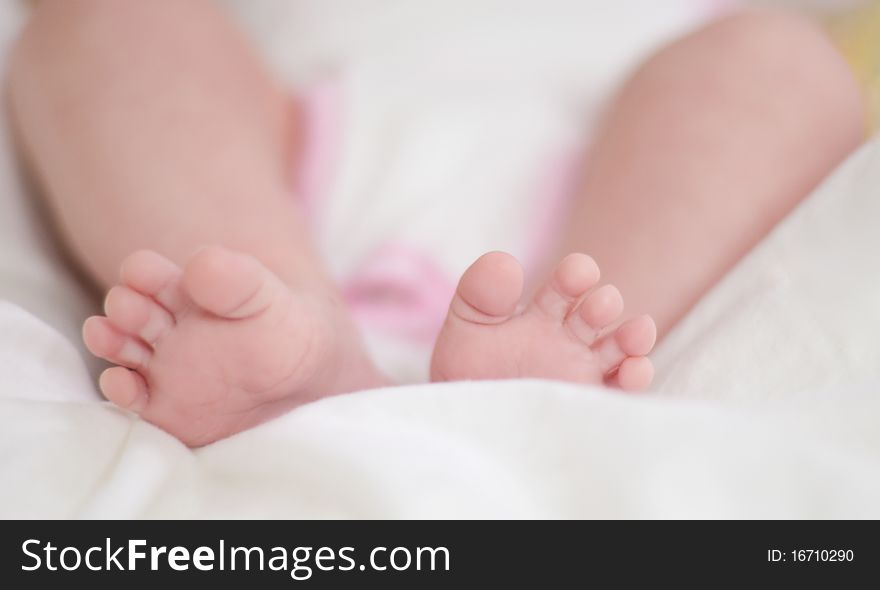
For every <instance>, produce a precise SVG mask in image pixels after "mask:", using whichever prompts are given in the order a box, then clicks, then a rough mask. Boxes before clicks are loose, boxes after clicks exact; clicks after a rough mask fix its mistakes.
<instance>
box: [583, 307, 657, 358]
mask: <svg viewBox="0 0 880 590" xmlns="http://www.w3.org/2000/svg"><path fill="white" fill-rule="evenodd" d="M656 340H657V326H656V325H655V324H654V320H653V319H652V318H651V316H649V315H642V316H639V317H636V318H633V319H631V320H628V321H626V322H624V323H623V324H621V325H620V327H618V328H617V329H616V330H614V332H612V333H610V334H608V335H607V336H605V337H603V338H602V341H601V342H600V343H599V345H598V351H599V357H600V359H601V361H602V364H603V366H604V368H605V370H606V371H610V370H613V369H614V368H616V367H618V366H619V365H620V363H622V362H623V360H624V359H625V358H627V357H638V356H645V355H646V354H648V353H649V352H651V349H652V348H654V342H655V341H656ZM594 350H595V349H594Z"/></svg>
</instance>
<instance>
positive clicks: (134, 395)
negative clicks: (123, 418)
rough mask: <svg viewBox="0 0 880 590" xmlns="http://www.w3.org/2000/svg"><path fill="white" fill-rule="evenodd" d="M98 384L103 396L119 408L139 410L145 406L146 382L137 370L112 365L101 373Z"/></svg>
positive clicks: (146, 398) (146, 396)
mask: <svg viewBox="0 0 880 590" xmlns="http://www.w3.org/2000/svg"><path fill="white" fill-rule="evenodd" d="M98 386H99V387H100V388H101V393H103V394H104V397H106V398H107V399H108V400H110V401H111V402H113V403H114V404H116V405H117V406H119V407H121V408H125V409H127V410H131V411H132V412H141V411H143V410H144V408H146V406H147V401H148V400H149V396H148V390H147V382H146V381H145V380H144V378H143V377H142V376H141V375H140V373H138V372H137V371H132V370H129V369H126V368H124V367H112V368H110V369H107V370H106V371H104V372H103V373H101V377H100V378H99V379H98Z"/></svg>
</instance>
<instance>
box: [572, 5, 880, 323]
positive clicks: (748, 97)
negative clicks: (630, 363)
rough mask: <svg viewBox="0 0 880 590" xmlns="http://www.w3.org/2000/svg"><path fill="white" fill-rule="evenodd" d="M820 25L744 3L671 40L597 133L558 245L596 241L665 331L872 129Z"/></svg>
mask: <svg viewBox="0 0 880 590" xmlns="http://www.w3.org/2000/svg"><path fill="white" fill-rule="evenodd" d="M864 129H865V119H864V106H863V104H862V102H861V98H860V94H859V90H858V88H857V85H856V82H855V80H854V78H853V76H852V75H851V73H850V71H849V69H848V67H847V65H846V64H845V63H844V60H843V59H842V58H841V57H840V56H839V55H838V53H837V51H836V50H835V49H834V47H832V45H831V44H830V43H829V41H828V40H827V38H826V37H825V35H824V33H823V32H822V31H821V30H820V29H819V28H817V27H816V26H814V25H813V24H811V23H809V22H807V21H805V20H802V19H800V18H798V17H795V16H792V15H788V14H784V13H776V12H746V13H742V14H739V15H735V16H732V17H728V18H726V19H724V20H721V21H719V22H717V23H714V24H711V25H709V26H707V27H706V28H704V29H702V30H700V31H697V32H696V33H694V34H692V35H690V36H688V37H685V38H684V39H681V40H679V41H677V42H675V43H673V44H671V45H670V46H668V47H666V48H665V49H663V50H661V51H660V52H659V53H657V54H656V55H655V56H654V57H652V58H651V59H650V60H649V61H648V62H647V63H646V64H644V65H643V66H642V67H641V68H640V69H639V70H638V71H637V72H636V73H635V74H634V75H633V77H632V78H631V79H630V80H629V82H628V83H627V84H626V85H625V86H624V87H623V89H622V90H621V92H620V94H619V96H618V97H617V100H616V101H615V103H614V104H613V106H612V108H611V109H610V112H609V113H608V114H607V118H606V120H605V123H604V127H603V129H602V130H601V131H600V134H599V135H598V137H597V139H596V141H595V143H594V145H593V147H592V150H591V153H590V155H589V159H588V161H587V163H586V167H585V170H584V176H583V188H582V191H581V193H580V198H579V200H578V201H577V202H576V204H575V205H574V211H573V214H572V215H571V217H570V219H571V221H570V225H569V227H568V229H567V236H566V238H565V239H564V243H563V245H562V253H568V252H575V251H581V252H588V253H590V255H591V256H593V257H594V258H595V259H596V261H597V262H598V264H599V265H600V266H601V267H602V271H603V276H604V277H605V278H606V279H607V280H609V281H611V282H613V283H614V284H616V285H617V286H618V287H619V288H620V290H621V292H622V293H623V294H624V295H625V296H626V299H627V305H628V307H629V308H630V309H631V310H632V312H635V313H645V312H647V313H649V314H651V315H652V316H653V317H654V319H655V320H656V322H657V327H658V331H659V333H660V334H661V335H662V334H664V333H666V332H668V331H669V329H670V328H671V327H672V326H673V325H674V324H675V323H676V322H677V321H678V320H679V319H680V318H681V317H682V316H683V315H684V314H685V313H686V312H687V311H688V309H690V308H691V306H693V305H694V303H695V302H696V301H697V300H698V299H699V298H700V296H701V295H703V293H705V292H706V290H707V289H709V288H710V287H711V286H712V285H713V284H714V283H715V282H717V281H718V280H719V279H720V278H721V277H722V276H723V275H724V273H725V272H727V271H728V270H729V269H730V268H731V266H732V265H733V264H734V263H736V261H737V260H738V259H739V258H740V257H742V256H743V255H744V254H745V253H746V252H748V250H749V249H751V248H752V246H754V245H755V244H756V243H757V242H758V241H759V240H760V239H761V238H762V237H763V236H764V235H765V234H766V233H767V232H768V231H769V230H770V229H771V228H772V227H773V226H774V225H775V224H777V223H778V222H779V221H780V219H782V217H784V216H785V215H786V214H787V213H788V212H789V211H790V210H791V209H792V208H793V207H794V206H795V205H797V203H798V202H799V201H800V200H801V199H803V198H804V196H805V195H807V194H808V193H809V191H810V190H811V189H812V188H813V187H814V186H816V184H817V183H818V182H819V181H820V180H822V179H823V178H824V177H825V176H826V175H827V174H828V173H829V172H830V171H831V170H832V168H834V166H836V165H837V164H838V163H839V162H840V161H841V160H842V159H843V158H844V157H845V156H846V155H847V154H849V153H850V152H851V151H852V150H853V149H854V148H855V147H856V146H857V145H858V144H859V142H860V141H861V140H862V138H863V134H864Z"/></svg>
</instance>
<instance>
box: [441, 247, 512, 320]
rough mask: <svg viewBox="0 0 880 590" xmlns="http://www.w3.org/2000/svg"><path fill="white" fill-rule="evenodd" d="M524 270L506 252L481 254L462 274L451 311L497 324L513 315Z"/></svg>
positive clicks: (461, 316) (463, 317)
mask: <svg viewBox="0 0 880 590" xmlns="http://www.w3.org/2000/svg"><path fill="white" fill-rule="evenodd" d="M522 290H523V271H522V267H521V266H520V265H519V262H517V261H516V259H515V258H514V257H513V256H511V255H510V254H506V253H504V252H489V253H487V254H483V255H482V256H480V257H479V258H478V259H477V260H476V261H475V262H474V263H473V264H471V266H470V267H468V269H467V270H466V271H465V272H464V274H463V275H462V276H461V280H460V281H459V283H458V289H456V293H455V296H454V297H453V300H452V303H451V305H450V311H451V312H452V313H453V314H455V315H456V316H458V317H459V318H461V319H464V320H466V321H469V322H475V323H497V322H499V321H503V320H506V319H507V318H508V317H510V316H511V315H512V314H513V313H514V312H515V311H516V308H517V305H518V304H519V301H520V299H521V298H522Z"/></svg>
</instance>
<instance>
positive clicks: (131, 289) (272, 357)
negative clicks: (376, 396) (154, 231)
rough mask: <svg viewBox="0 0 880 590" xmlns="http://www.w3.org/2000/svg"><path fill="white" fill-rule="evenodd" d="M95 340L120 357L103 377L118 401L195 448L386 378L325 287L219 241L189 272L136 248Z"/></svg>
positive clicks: (88, 330) (92, 323)
mask: <svg viewBox="0 0 880 590" xmlns="http://www.w3.org/2000/svg"><path fill="white" fill-rule="evenodd" d="M104 310H105V314H106V317H104V316H96V317H91V318H89V319H88V320H87V321H86V323H85V325H84V326H83V339H84V340H85V343H86V346H87V347H88V348H89V350H91V351H92V353H94V354H95V355H97V356H100V357H103V358H105V359H107V360H108V361H110V362H112V363H115V364H117V365H120V366H118V367H113V368H111V369H107V370H106V371H104V373H103V374H102V375H101V379H100V387H101V391H102V392H103V393H104V395H105V396H106V397H107V399H109V400H110V401H112V402H113V403H115V404H117V405H119V406H122V407H123V408H127V409H129V410H132V411H134V412H136V413H138V414H140V415H141V416H142V417H143V418H144V419H146V420H148V421H149V422H152V423H153V424H155V425H156V426H159V427H160V428H163V429H164V430H166V431H167V432H169V433H171V434H173V435H174V436H176V437H178V438H179V439H180V440H181V441H183V442H184V443H186V444H188V445H190V446H200V445H204V444H207V443H210V442H213V441H215V440H218V439H220V438H224V437H226V436H229V435H231V434H234V433H236V432H239V431H241V430H244V429H246V428H249V427H251V426H254V425H256V424H259V423H260V422H263V421H265V420H268V419H269V418H272V417H274V416H277V415H278V414H281V413H283V412H284V411H287V410H289V409H291V408H293V407H294V406H297V405H299V404H302V403H305V402H308V401H311V400H315V399H317V398H320V397H324V396H327V395H332V394H336V393H343V392H348V391H354V390H357V389H366V388H369V387H375V386H379V385H382V384H384V382H383V379H382V378H381V376H380V375H379V374H378V372H377V371H376V369H375V368H374V367H373V366H372V364H370V362H369V361H368V360H367V358H366V355H365V354H364V353H363V351H362V350H361V347H360V344H359V341H358V337H357V334H356V333H355V330H354V329H353V328H352V327H351V325H350V324H349V323H348V321H347V320H346V318H345V316H344V314H343V313H342V312H341V311H340V310H339V309H338V308H337V307H336V306H335V304H334V303H333V301H332V300H331V298H330V297H327V296H325V295H324V294H323V292H321V293H319V292H316V291H315V292H313V291H291V289H290V288H288V287H287V286H286V285H285V284H283V283H282V282H281V280H279V279H278V278H277V277H276V276H275V275H274V274H272V273H271V272H270V271H269V270H267V269H266V268H265V267H264V266H263V265H262V264H260V263H259V262H257V260H256V259H254V258H251V257H249V256H246V255H244V254H240V253H237V252H232V251H230V250H226V249H224V248H220V247H210V248H206V249H204V250H202V251H200V252H199V253H198V254H196V255H195V256H194V257H193V258H192V260H191V261H190V262H189V263H188V264H187V265H186V268H185V269H183V270H181V269H180V267H178V266H177V265H175V264H174V263H173V262H171V261H170V260H168V259H166V258H163V257H162V256H160V255H159V254H156V253H155V252H152V251H148V250H145V251H141V252H137V253H135V254H132V255H131V256H130V257H128V259H126V260H125V262H124V263H123V265H122V270H121V284H120V285H117V286H115V287H113V288H112V289H111V290H110V292H109V293H108V294H107V299H106V302H105V306H104Z"/></svg>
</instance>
